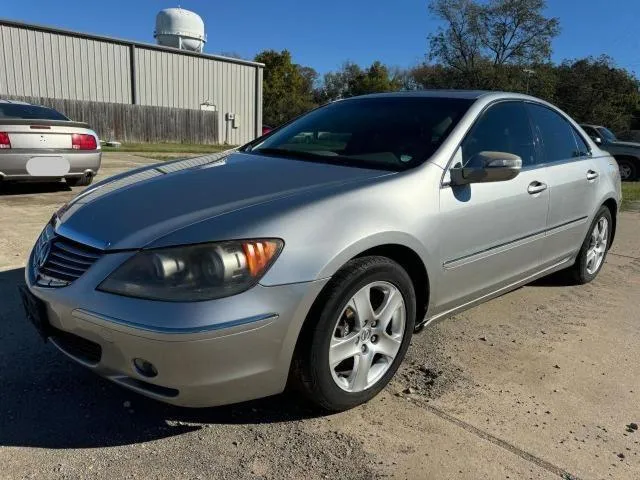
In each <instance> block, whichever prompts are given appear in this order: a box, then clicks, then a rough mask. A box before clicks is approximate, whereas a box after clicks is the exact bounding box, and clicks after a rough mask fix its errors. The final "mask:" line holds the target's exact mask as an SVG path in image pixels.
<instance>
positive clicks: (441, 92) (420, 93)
mask: <svg viewBox="0 0 640 480" xmlns="http://www.w3.org/2000/svg"><path fill="white" fill-rule="evenodd" d="M494 93H499V92H490V91H486V90H446V89H437V90H412V91H407V92H388V93H372V94H369V95H361V96H357V97H351V98H384V97H412V98H415V97H427V98H466V99H469V100H473V99H476V98H480V97H482V96H484V95H489V94H494Z"/></svg>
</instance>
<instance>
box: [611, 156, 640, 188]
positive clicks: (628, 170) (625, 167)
mask: <svg viewBox="0 0 640 480" xmlns="http://www.w3.org/2000/svg"><path fill="white" fill-rule="evenodd" d="M616 161H617V162H618V168H619V169H620V179H621V180H622V181H623V182H630V181H633V180H635V179H636V178H638V170H637V168H636V165H635V164H634V163H633V162H632V161H631V160H629V159H628V158H619V159H618V158H616Z"/></svg>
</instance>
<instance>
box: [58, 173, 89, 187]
mask: <svg viewBox="0 0 640 480" xmlns="http://www.w3.org/2000/svg"><path fill="white" fill-rule="evenodd" d="M65 181H66V182H67V185H69V186H70V187H86V186H88V185H91V182H93V175H82V176H81V177H67V178H65Z"/></svg>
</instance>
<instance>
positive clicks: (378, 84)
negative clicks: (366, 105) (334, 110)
mask: <svg viewBox="0 0 640 480" xmlns="http://www.w3.org/2000/svg"><path fill="white" fill-rule="evenodd" d="M402 85H403V82H402V79H401V72H400V70H397V69H396V70H394V71H392V70H391V69H390V68H389V67H387V66H386V65H384V64H383V63H382V62H379V61H375V62H373V63H372V64H371V65H370V66H369V67H367V68H365V69H362V68H361V67H360V66H358V65H356V64H355V63H352V62H347V63H345V64H344V65H343V66H342V68H341V69H340V70H338V71H337V72H329V73H327V74H326V75H325V76H324V84H323V85H322V87H321V88H320V89H318V92H317V94H316V100H317V101H318V103H327V102H330V101H333V100H337V99H340V98H348V97H353V96H356V95H365V94H367V93H381V92H394V91H397V90H400V88H402Z"/></svg>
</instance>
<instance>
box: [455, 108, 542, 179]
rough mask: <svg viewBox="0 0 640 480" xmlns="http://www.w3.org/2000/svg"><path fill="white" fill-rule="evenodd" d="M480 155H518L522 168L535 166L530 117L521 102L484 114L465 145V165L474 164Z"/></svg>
mask: <svg viewBox="0 0 640 480" xmlns="http://www.w3.org/2000/svg"><path fill="white" fill-rule="evenodd" d="M480 152H507V153H512V154H514V155H518V156H519V157H520V158H521V159H522V166H528V165H532V164H534V163H535V148H534V143H533V135H532V133H531V125H530V123H529V117H528V116H527V112H526V110H525V108H524V104H523V103H522V102H501V103H498V104H496V105H493V106H492V107H489V109H488V110H487V111H485V112H484V113H483V114H482V116H481V117H480V119H479V120H478V121H477V122H476V123H475V125H474V126H473V127H472V128H471V131H469V133H468V134H467V136H466V137H465V139H464V141H463V142H462V164H463V165H464V166H465V167H479V165H474V164H473V160H474V158H477V157H476V156H475V155H476V154H478V153H480Z"/></svg>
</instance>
